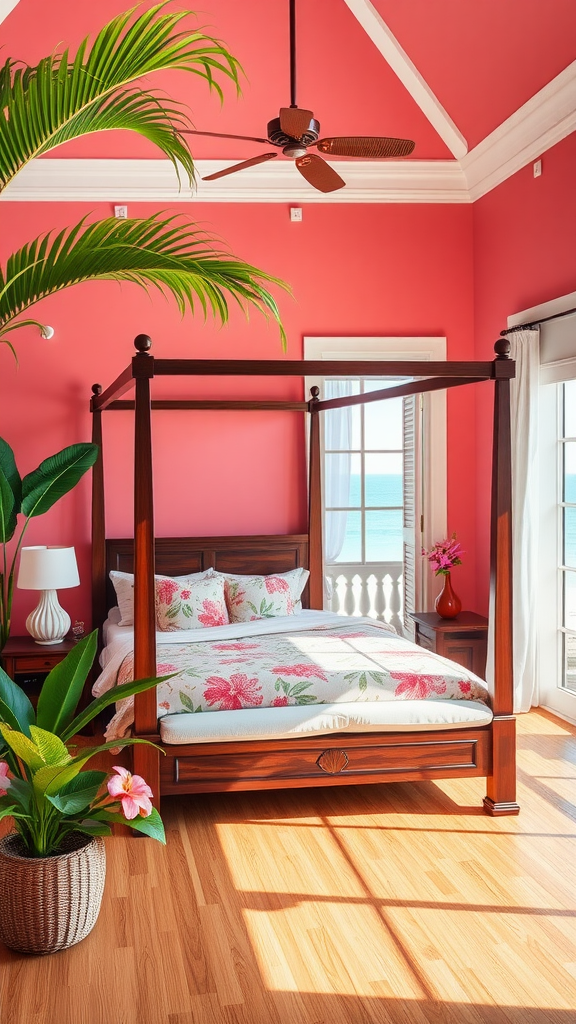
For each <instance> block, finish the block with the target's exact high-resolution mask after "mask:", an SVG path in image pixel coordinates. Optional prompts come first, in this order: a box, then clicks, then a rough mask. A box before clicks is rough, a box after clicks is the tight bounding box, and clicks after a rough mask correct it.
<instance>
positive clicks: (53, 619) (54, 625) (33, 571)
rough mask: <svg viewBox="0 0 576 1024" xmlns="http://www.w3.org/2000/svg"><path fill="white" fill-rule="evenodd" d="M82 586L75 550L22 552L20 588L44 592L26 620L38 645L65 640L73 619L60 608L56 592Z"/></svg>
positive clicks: (33, 549)
mask: <svg viewBox="0 0 576 1024" xmlns="http://www.w3.org/2000/svg"><path fill="white" fill-rule="evenodd" d="M79 585H80V577H79V575H78V566H77V564H76V555H75V553H74V548H64V547H46V546H42V545H37V546H36V547H29V548H22V551H21V553H20V570H19V572H18V583H17V586H18V587H19V589H20V590H41V591H42V595H41V597H40V601H39V603H38V605H37V607H36V608H35V609H34V611H33V612H31V613H30V615H29V616H28V618H27V619H26V629H27V630H28V632H29V633H30V636H32V637H34V639H35V641H36V643H37V644H59V643H60V642H61V641H62V640H63V639H64V637H65V636H66V633H67V632H68V630H69V629H70V616H69V615H68V612H65V611H64V609H63V608H61V607H60V605H59V603H58V595H57V593H56V591H57V590H61V589H62V590H64V589H65V588H68V587H78V586H79Z"/></svg>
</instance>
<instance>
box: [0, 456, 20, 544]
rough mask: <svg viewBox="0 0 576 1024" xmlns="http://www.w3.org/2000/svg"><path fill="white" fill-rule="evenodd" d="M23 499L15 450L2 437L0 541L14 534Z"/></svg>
mask: <svg viewBox="0 0 576 1024" xmlns="http://www.w3.org/2000/svg"><path fill="white" fill-rule="evenodd" d="M21 500H22V481H21V479H20V474H19V472H18V469H17V468H16V462H15V459H14V452H13V451H12V449H11V447H10V445H9V444H8V442H7V441H5V440H4V438H3V437H0V543H2V544H5V543H6V541H9V540H10V539H11V538H12V537H13V536H14V530H15V529H16V516H17V515H18V512H19V511H20V502H21Z"/></svg>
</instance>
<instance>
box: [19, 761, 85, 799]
mask: <svg viewBox="0 0 576 1024" xmlns="http://www.w3.org/2000/svg"><path fill="white" fill-rule="evenodd" d="M87 760H88V758H86V761H87ZM86 761H80V762H78V761H69V762H68V764H65V765H46V766H45V767H43V768H40V769H39V770H38V771H36V772H34V775H33V777H32V785H33V787H34V792H35V793H36V794H38V795H39V796H44V795H46V796H53V795H54V794H55V793H58V792H59V791H60V789H62V787H63V786H66V785H68V783H69V782H71V781H72V779H74V778H76V776H77V775H78V774H79V773H80V770H81V768H82V765H83V764H85V763H86Z"/></svg>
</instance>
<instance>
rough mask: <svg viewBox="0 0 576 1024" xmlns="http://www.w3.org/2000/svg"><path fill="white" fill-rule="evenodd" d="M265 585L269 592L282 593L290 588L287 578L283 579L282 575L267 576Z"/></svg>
mask: <svg viewBox="0 0 576 1024" xmlns="http://www.w3.org/2000/svg"><path fill="white" fill-rule="evenodd" d="M264 586H265V587H266V590H267V591H268V593H269V594H280V593H285V592H286V591H287V590H290V587H289V585H288V583H287V582H286V580H283V579H281V577H280V576H267V577H266V579H265V580H264Z"/></svg>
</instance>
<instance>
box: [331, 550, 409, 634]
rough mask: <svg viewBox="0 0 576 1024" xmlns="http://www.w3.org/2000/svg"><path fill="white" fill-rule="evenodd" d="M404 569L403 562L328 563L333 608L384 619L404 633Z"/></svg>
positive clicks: (351, 613)
mask: <svg viewBox="0 0 576 1024" xmlns="http://www.w3.org/2000/svg"><path fill="white" fill-rule="evenodd" d="M402 572H403V566H402V562H379V563H377V564H374V563H373V564H371V565H358V564H357V563H353V562H350V563H347V562H344V563H343V562H333V563H332V564H331V565H325V566H324V573H325V576H326V579H327V581H328V590H329V593H330V595H331V596H330V598H329V608H330V610H331V611H333V612H337V614H338V615H365V616H368V617H369V618H372V619H382V620H384V622H388V623H390V625H392V626H394V628H395V629H397V630H398V632H399V633H400V634H402V632H403V630H402V611H403V607H402V605H403V601H402Z"/></svg>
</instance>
